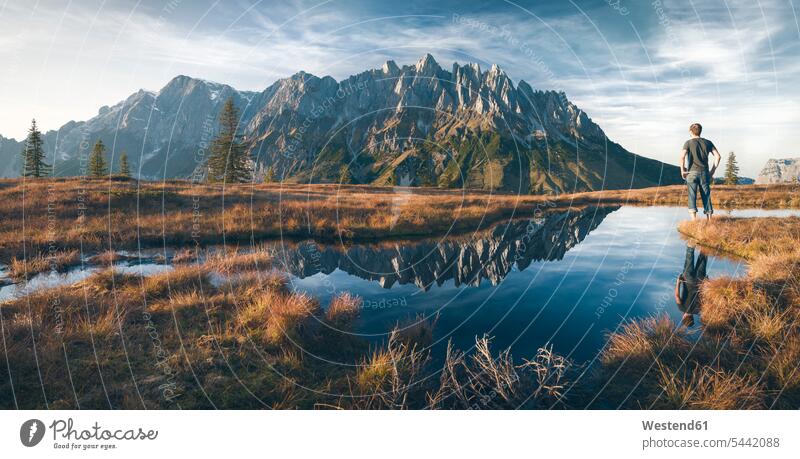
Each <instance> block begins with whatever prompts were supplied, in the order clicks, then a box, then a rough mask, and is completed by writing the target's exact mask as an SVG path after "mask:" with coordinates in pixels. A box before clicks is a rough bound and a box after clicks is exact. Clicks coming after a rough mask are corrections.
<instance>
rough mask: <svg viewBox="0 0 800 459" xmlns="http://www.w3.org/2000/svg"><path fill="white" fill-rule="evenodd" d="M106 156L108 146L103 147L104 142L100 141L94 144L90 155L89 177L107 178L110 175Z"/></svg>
mask: <svg viewBox="0 0 800 459" xmlns="http://www.w3.org/2000/svg"><path fill="white" fill-rule="evenodd" d="M105 154H106V146H105V145H103V141H102V140H98V141H97V143H95V144H94V148H93V149H92V153H91V154H89V175H90V176H91V177H105V176H106V175H108V169H107V168H106V158H105Z"/></svg>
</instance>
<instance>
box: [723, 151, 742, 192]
mask: <svg viewBox="0 0 800 459" xmlns="http://www.w3.org/2000/svg"><path fill="white" fill-rule="evenodd" d="M738 183H739V164H738V163H737V162H736V154H734V153H733V152H730V153H728V164H726V165H725V184H726V185H737V184H738Z"/></svg>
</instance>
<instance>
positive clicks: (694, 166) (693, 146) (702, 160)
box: [683, 137, 714, 172]
mask: <svg viewBox="0 0 800 459" xmlns="http://www.w3.org/2000/svg"><path fill="white" fill-rule="evenodd" d="M683 149H684V150H687V151H688V152H689V168H688V169H689V170H690V171H691V170H695V171H702V172H705V171H708V155H709V154H711V152H712V151H714V144H713V143H711V141H710V140H707V139H704V138H702V137H697V138H692V139H689V140H687V141H686V143H684V144H683Z"/></svg>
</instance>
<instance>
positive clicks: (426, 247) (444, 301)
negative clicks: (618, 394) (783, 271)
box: [0, 206, 800, 362]
mask: <svg viewBox="0 0 800 459" xmlns="http://www.w3.org/2000/svg"><path fill="white" fill-rule="evenodd" d="M731 214H732V215H734V216H740V217H758V216H789V215H798V214H800V212H798V211H786V210H777V211H765V210H758V209H754V210H738V211H733V212H731ZM685 218H687V214H686V210H685V209H683V208H677V207H629V206H624V207H590V208H586V209H571V210H569V211H563V212H556V213H552V214H549V215H547V216H546V217H542V218H537V219H532V220H516V221H513V222H509V223H505V224H502V225H499V226H497V227H495V228H493V229H492V230H489V231H484V232H481V233H474V234H468V235H459V236H445V237H439V238H436V239H430V240H412V241H395V242H386V243H381V244H352V245H350V244H349V245H346V246H344V245H342V244H333V245H324V244H320V243H316V242H313V241H307V242H303V243H289V242H286V243H284V242H276V241H273V242H265V243H263V245H265V246H266V247H267V248H269V249H271V250H272V251H273V252H274V254H275V261H276V263H275V264H276V265H277V266H278V267H279V268H280V269H282V270H284V271H286V272H287V273H288V274H289V277H290V281H291V287H292V288H293V289H294V290H295V291H298V292H305V293H308V294H310V295H312V296H314V297H316V298H318V299H319V300H320V302H321V304H322V305H323V306H326V305H327V304H328V303H329V302H330V300H331V299H332V298H333V297H334V296H336V295H339V294H341V293H343V292H349V293H352V294H354V295H357V296H359V297H361V298H362V299H363V304H362V311H361V315H360V318H359V323H358V324H357V327H356V329H355V333H358V334H359V335H361V336H363V337H366V338H367V339H370V340H374V341H381V340H384V339H385V338H386V336H387V332H388V331H389V330H391V329H392V328H393V327H394V326H395V325H396V324H398V323H400V324H404V325H408V324H409V323H414V321H415V320H420V319H422V320H425V319H427V320H431V319H434V318H435V320H436V327H435V329H434V338H435V341H436V344H435V345H434V346H436V347H439V348H442V347H444V346H446V343H447V342H448V341H450V340H452V342H453V344H454V345H455V346H456V347H458V348H461V349H463V350H467V349H469V348H470V347H471V346H472V345H473V344H474V342H475V338H476V337H480V336H483V335H488V336H490V337H492V338H493V345H494V346H495V348H496V349H500V348H506V347H511V348H512V351H513V353H514V355H515V356H518V357H531V356H533V355H535V353H536V350H537V349H538V348H539V347H541V346H544V345H546V344H550V345H552V346H553V348H554V350H555V351H556V352H558V353H560V354H561V355H565V356H568V357H569V358H571V359H573V360H576V361H579V362H582V361H590V360H592V359H593V358H594V357H595V356H596V355H597V354H598V352H599V351H600V350H601V349H602V347H603V345H604V344H605V337H606V335H607V334H608V333H609V332H611V331H614V330H616V329H617V328H618V327H619V326H620V325H621V324H622V323H624V322H625V321H627V320H630V319H634V318H642V317H648V316H653V315H659V314H667V315H668V316H669V317H670V318H672V319H673V320H674V321H675V322H676V323H681V322H682V320H683V321H685V320H686V313H687V312H688V313H689V316H690V317H691V318H693V319H696V320H694V324H693V325H691V327H693V328H697V327H698V324H699V323H701V322H702V315H700V314H695V315H692V314H691V313H695V312H698V311H696V310H695V309H696V308H688V310H687V307H686V305H685V304H683V305H681V304H679V303H678V302H676V296H675V288H676V280H677V279H678V278H679V277H680V278H681V279H684V280H686V279H692V278H694V279H699V280H702V279H703V278H705V277H708V278H714V277H718V276H723V275H728V276H742V275H744V274H745V272H746V266H745V264H744V263H743V262H740V261H735V260H729V259H725V258H719V257H716V256H713V255H711V254H707V253H703V252H701V250H700V249H698V248H692V247H689V246H687V244H686V242H685V241H684V240H682V239H681V237H680V235H679V234H678V232H677V230H676V227H677V225H678V223H679V222H680V221H681V220H683V219H685ZM175 250H176V248H171V249H169V250H167V251H164V250H157V251H156V252H153V253H151V252H152V251H151V252H142V253H138V254H137V256H136V257H132V259H134V260H138V261H128V262H124V263H120V264H117V266H116V268H115V269H118V270H121V271H124V272H129V273H132V274H142V275H150V274H155V273H158V272H162V271H164V270H168V269H172V267H171V266H170V264H169V261H170V259H171V257H170V256H162V259H161V260H160V261H156V258H157V257H156V256H155V255H159V256H161V255H163V254H164V253H166V254H167V255H169V253H174V252H175ZM162 252H163V253H162ZM120 253H122V252H120ZM154 253H155V255H154ZM124 255H126V256H130V255H131V254H127V253H126V254H124ZM98 269H100V268H99V267H91V266H89V267H87V266H86V265H84V266H82V267H77V268H75V269H72V270H70V271H69V272H67V273H43V274H40V275H37V276H33V277H32V278H31V279H30V280H29V281H28V282H26V283H12V282H11V280H10V279H8V277H7V276H6V275H5V269H0V301H3V300H7V299H10V298H13V297H19V296H24V295H26V294H28V293H31V292H32V291H35V290H38V289H40V288H48V287H54V286H58V285H65V284H70V283H73V282H77V281H79V280H81V279H84V278H86V277H88V276H89V275H91V274H92V273H93V272H95V271H97V270H98ZM3 284H5V285H3ZM684 290H685V289H684ZM684 290H681V292H683V291H684ZM685 296H686V295H684V297H685ZM688 296H689V297H690V296H691V295H688Z"/></svg>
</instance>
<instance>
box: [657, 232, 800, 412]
mask: <svg viewBox="0 0 800 459" xmlns="http://www.w3.org/2000/svg"><path fill="white" fill-rule="evenodd" d="M680 231H681V232H682V233H683V234H684V235H685V236H686V237H688V238H691V239H693V240H695V241H696V242H698V243H699V244H701V245H703V246H705V247H710V248H713V249H716V250H720V251H722V252H724V253H727V254H729V255H730V256H736V257H741V258H744V259H745V260H747V262H748V265H749V268H750V269H749V272H748V275H747V277H745V278H740V279H731V278H726V277H722V278H717V279H712V280H707V281H705V283H704V285H703V287H702V294H701V298H702V302H701V312H700V317H701V320H702V322H703V329H704V333H703V335H702V336H701V338H700V340H699V342H698V343H697V344H696V345H695V348H696V351H695V352H691V353H687V354H686V356H685V358H684V361H683V363H682V364H681V365H680V367H681V368H687V367H691V368H694V371H693V372H692V373H691V374H690V375H686V374H684V373H685V371H684V372H682V371H681V370H678V369H676V368H674V367H671V366H669V365H662V366H660V368H661V373H662V375H661V376H662V377H661V387H662V389H663V390H664V391H665V393H666V394H667V399H669V400H671V404H668V406H667V407H672V406H674V405H675V404H676V403H678V404H684V405H687V406H688V407H691V408H711V409H734V408H762V407H781V408H797V407H798V406H800V377H799V376H800V375H798V371H797V370H798V365H800V359H799V358H798V357H800V344H799V343H800V295H799V294H798V293H800V288H798V287H799V286H800V285H799V283H798V276H797V274H798V266H800V218H797V217H788V218H715V219H713V220H712V221H711V222H703V221H694V222H684V223H682V224H681V226H680ZM711 349H715V350H714V351H713V352H707V350H711ZM710 366H713V369H711V368H710ZM693 388H694V389H693Z"/></svg>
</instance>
